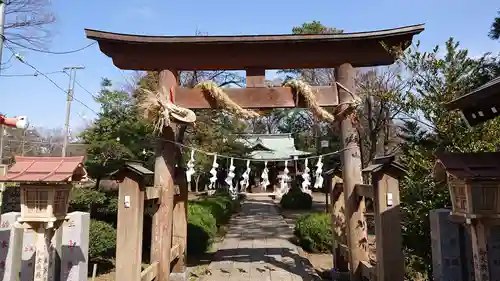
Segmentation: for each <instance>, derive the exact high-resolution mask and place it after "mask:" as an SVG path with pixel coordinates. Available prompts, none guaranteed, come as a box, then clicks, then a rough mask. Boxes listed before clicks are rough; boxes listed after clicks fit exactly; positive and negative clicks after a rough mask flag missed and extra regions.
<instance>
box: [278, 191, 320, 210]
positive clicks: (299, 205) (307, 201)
mask: <svg viewBox="0 0 500 281" xmlns="http://www.w3.org/2000/svg"><path fill="white" fill-rule="evenodd" d="M312 202H313V199H312V196H311V195H309V194H307V193H304V192H302V190H300V188H292V189H290V191H288V193H287V194H285V195H283V197H281V201H280V205H281V208H283V209H289V210H310V209H311V208H312Z"/></svg>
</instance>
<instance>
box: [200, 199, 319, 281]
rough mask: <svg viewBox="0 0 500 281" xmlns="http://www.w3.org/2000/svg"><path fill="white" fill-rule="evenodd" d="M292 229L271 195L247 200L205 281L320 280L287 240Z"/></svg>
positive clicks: (211, 265) (235, 217)
mask: <svg viewBox="0 0 500 281" xmlns="http://www.w3.org/2000/svg"><path fill="white" fill-rule="evenodd" d="M292 236H293V229H291V228H290V226H289V225H288V224H287V223H286V222H285V220H284V219H283V217H282V216H281V215H280V214H279V213H278V211H277V209H276V207H275V206H274V204H273V202H272V200H271V199H270V198H263V197H259V198H252V197H250V198H249V199H247V200H246V201H245V202H244V203H243V206H242V210H241V212H240V213H239V214H238V215H236V216H234V217H233V218H232V219H231V222H230V224H229V229H228V232H227V234H226V237H225V239H224V241H223V242H222V243H221V245H220V246H219V249H218V250H217V252H216V253H215V254H214V256H213V259H212V262H211V263H210V265H209V271H210V273H211V274H209V275H208V276H205V277H204V279H202V280H206V281H250V280H256V281H257V280H259V281H267V280H270V281H278V280H279V281H295V280H297V281H298V280H305V281H309V280H310V281H312V280H321V279H320V278H319V276H318V275H317V274H316V273H315V271H314V269H313V268H312V266H311V264H310V263H309V261H308V260H307V259H306V258H303V257H301V255H300V250H299V249H298V247H297V246H296V245H294V244H292V243H291V242H290V241H289V239H290V238H291V237H292Z"/></svg>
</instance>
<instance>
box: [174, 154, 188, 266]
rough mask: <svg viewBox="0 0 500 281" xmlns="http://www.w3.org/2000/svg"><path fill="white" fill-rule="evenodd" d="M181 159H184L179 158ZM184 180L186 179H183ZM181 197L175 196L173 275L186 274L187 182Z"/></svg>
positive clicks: (182, 187)
mask: <svg viewBox="0 0 500 281" xmlns="http://www.w3.org/2000/svg"><path fill="white" fill-rule="evenodd" d="M179 159H182V157H181V156H179ZM183 179H185V178H184V177H183ZM179 187H180V188H179V191H180V194H179V195H175V196H174V197H175V198H178V200H175V198H174V202H175V203H174V221H173V232H172V235H173V237H172V239H173V241H172V243H173V244H174V245H175V246H176V247H177V250H176V252H175V256H174V255H172V256H170V260H171V261H173V260H174V259H175V258H177V257H178V259H177V261H176V263H175V264H174V268H173V270H172V272H173V273H185V272H186V250H187V204H188V186H187V182H186V181H185V180H184V183H183V184H181V185H179Z"/></svg>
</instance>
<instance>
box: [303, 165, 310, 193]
mask: <svg viewBox="0 0 500 281" xmlns="http://www.w3.org/2000/svg"><path fill="white" fill-rule="evenodd" d="M310 172H311V169H309V161H308V160H307V158H306V160H305V161H304V171H303V172H302V178H303V179H304V181H303V182H302V192H304V193H309V194H310V193H311V190H310V189H309V186H311V176H310V175H309V173H310Z"/></svg>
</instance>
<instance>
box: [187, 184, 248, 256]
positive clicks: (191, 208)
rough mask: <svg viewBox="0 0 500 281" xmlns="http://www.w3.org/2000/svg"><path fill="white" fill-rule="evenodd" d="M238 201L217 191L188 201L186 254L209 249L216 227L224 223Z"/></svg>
mask: <svg viewBox="0 0 500 281" xmlns="http://www.w3.org/2000/svg"><path fill="white" fill-rule="evenodd" d="M238 204H239V201H236V202H234V201H231V198H230V196H229V194H227V193H218V194H216V195H214V196H209V197H206V198H203V199H201V200H198V201H196V202H190V203H189V205H188V243H187V244H188V246H187V251H188V254H202V253H204V252H206V251H207V250H209V248H210V246H211V245H212V243H213V240H214V238H215V237H216V235H217V230H218V227H219V226H221V225H222V224H223V223H226V222H227V221H228V219H229V217H230V216H231V214H232V213H233V212H234V210H235V207H236V206H237V205H238Z"/></svg>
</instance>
